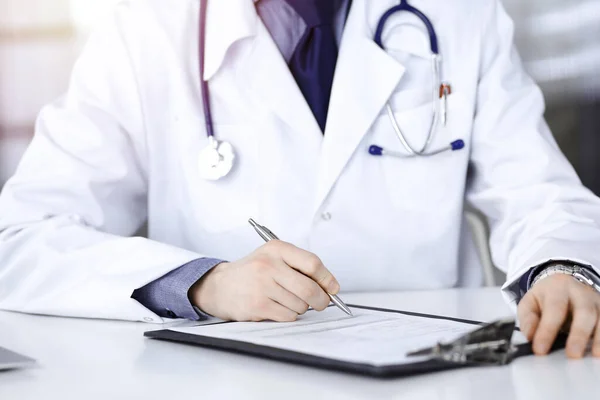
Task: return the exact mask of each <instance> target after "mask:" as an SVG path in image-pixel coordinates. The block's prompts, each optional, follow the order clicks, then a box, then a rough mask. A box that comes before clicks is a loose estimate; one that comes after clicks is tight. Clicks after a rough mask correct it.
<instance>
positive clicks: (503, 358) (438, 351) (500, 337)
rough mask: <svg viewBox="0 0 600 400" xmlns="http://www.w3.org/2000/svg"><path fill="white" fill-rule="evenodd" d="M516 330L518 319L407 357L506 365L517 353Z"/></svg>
mask: <svg viewBox="0 0 600 400" xmlns="http://www.w3.org/2000/svg"><path fill="white" fill-rule="evenodd" d="M514 330H515V320H514V319H504V320H499V321H496V322H492V323H491V324H488V325H485V326H483V327H481V328H479V329H477V330H475V331H473V332H469V333H467V334H466V335H464V336H461V337H460V338H458V339H456V340H455V341H453V342H450V343H438V344H437V345H435V346H433V347H430V348H426V349H421V350H418V351H415V352H412V353H409V354H407V356H408V357H423V356H429V357H431V358H433V359H437V360H442V361H447V362H451V363H456V364H475V365H506V364H508V363H510V362H511V361H512V360H513V358H514V355H515V353H516V348H515V347H514V346H513V345H512V335H513V333H514Z"/></svg>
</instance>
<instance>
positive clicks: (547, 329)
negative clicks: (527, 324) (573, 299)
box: [533, 295, 569, 355]
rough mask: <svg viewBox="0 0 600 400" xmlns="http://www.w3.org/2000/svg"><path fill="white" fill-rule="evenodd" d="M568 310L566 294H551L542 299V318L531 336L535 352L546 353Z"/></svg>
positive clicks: (538, 353)
mask: <svg viewBox="0 0 600 400" xmlns="http://www.w3.org/2000/svg"><path fill="white" fill-rule="evenodd" d="M568 312H569V299H568V297H567V296H566V295H556V296H552V295H551V296H547V297H545V298H544V299H542V318H541V320H540V323H539V325H538V329H537V330H536V332H535V334H534V337H533V351H534V353H535V354H537V355H545V354H548V352H549V351H550V347H552V344H553V343H554V341H555V340H556V336H557V335H558V332H559V330H560V328H561V327H562V325H563V324H564V322H565V321H566V319H567V314H568Z"/></svg>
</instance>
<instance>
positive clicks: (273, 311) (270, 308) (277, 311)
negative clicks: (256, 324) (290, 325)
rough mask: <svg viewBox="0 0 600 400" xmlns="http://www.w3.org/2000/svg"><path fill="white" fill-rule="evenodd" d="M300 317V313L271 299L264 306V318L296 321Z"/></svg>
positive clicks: (276, 320)
mask: <svg viewBox="0 0 600 400" xmlns="http://www.w3.org/2000/svg"><path fill="white" fill-rule="evenodd" d="M296 318H298V314H296V313H295V312H294V311H292V310H290V309H289V308H287V307H284V306H282V305H281V304H279V303H277V302H275V301H273V300H271V301H269V303H268V304H267V305H266V306H265V307H264V314H263V315H262V319H263V320H271V321H275V322H294V321H295V320H296Z"/></svg>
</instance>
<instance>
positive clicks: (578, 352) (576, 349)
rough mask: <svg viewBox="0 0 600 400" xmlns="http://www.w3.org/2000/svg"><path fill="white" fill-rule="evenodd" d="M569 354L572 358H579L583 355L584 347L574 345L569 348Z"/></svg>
mask: <svg viewBox="0 0 600 400" xmlns="http://www.w3.org/2000/svg"><path fill="white" fill-rule="evenodd" d="M567 353H569V354H568V355H569V356H570V357H573V358H579V357H581V356H582V354H583V347H581V345H579V344H573V345H571V346H569V349H568V351H567Z"/></svg>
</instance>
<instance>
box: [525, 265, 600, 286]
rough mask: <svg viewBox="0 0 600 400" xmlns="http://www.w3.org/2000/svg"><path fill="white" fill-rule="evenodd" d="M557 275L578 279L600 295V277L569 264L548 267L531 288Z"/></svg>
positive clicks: (585, 269)
mask: <svg viewBox="0 0 600 400" xmlns="http://www.w3.org/2000/svg"><path fill="white" fill-rule="evenodd" d="M555 274H563V275H570V276H572V277H573V278H575V279H577V280H578V281H579V282H581V283H583V284H584V285H588V286H590V287H592V288H594V289H595V290H596V291H597V292H598V293H600V277H598V275H596V274H595V273H593V272H592V271H590V270H589V269H587V268H583V267H580V266H578V265H567V264H555V265H551V266H549V267H547V268H546V269H544V270H543V271H542V272H541V273H540V274H539V275H538V276H536V277H535V279H534V280H533V283H532V284H531V287H534V286H535V284H536V283H538V282H539V281H541V280H542V279H544V278H547V277H549V276H551V275H555Z"/></svg>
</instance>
